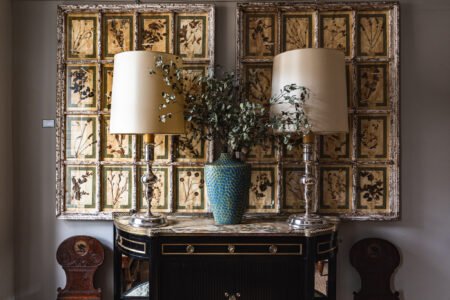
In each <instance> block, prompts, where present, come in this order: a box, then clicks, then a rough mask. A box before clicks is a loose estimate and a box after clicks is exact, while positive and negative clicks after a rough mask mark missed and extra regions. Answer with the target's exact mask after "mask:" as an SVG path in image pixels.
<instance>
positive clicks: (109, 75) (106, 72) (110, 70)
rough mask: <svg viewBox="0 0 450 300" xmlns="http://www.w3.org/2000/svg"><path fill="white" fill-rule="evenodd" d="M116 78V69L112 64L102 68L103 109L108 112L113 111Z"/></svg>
mask: <svg viewBox="0 0 450 300" xmlns="http://www.w3.org/2000/svg"><path fill="white" fill-rule="evenodd" d="M113 77H114V67H113V65H111V64H106V65H103V67H102V94H101V96H100V99H101V103H102V109H103V110H105V111H108V110H110V109H111V99H112V82H113Z"/></svg>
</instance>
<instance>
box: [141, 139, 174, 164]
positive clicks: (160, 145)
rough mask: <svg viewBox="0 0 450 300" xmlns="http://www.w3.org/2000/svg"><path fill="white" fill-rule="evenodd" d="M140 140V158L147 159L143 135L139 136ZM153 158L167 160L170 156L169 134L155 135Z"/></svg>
mask: <svg viewBox="0 0 450 300" xmlns="http://www.w3.org/2000/svg"><path fill="white" fill-rule="evenodd" d="M138 142H139V145H140V159H141V160H145V145H144V143H143V141H142V137H138ZM153 158H154V159H155V160H166V159H168V158H169V136H167V135H161V134H156V135H155V148H154V151H153Z"/></svg>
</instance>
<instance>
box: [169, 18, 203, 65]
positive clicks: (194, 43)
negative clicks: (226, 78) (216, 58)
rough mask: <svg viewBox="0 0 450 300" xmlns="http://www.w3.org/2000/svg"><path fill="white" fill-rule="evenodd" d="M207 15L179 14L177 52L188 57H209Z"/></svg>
mask: <svg viewBox="0 0 450 300" xmlns="http://www.w3.org/2000/svg"><path fill="white" fill-rule="evenodd" d="M206 27H207V17H206V16H205V15H179V16H178V17H177V33H176V34H177V36H176V45H177V54H178V55H180V56H182V57H185V58H187V59H194V58H207V52H206V47H207V45H206V43H207V41H206Z"/></svg>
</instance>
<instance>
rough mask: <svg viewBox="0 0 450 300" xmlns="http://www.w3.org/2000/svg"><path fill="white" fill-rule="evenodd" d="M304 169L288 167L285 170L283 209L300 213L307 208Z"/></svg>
mask: <svg viewBox="0 0 450 300" xmlns="http://www.w3.org/2000/svg"><path fill="white" fill-rule="evenodd" d="M304 174H305V170H304V168H299V167H288V168H285V169H284V170H283V187H284V193H283V209H285V210H289V211H300V210H303V208H304V207H305V198H304V185H303V184H302V177H303V175H304Z"/></svg>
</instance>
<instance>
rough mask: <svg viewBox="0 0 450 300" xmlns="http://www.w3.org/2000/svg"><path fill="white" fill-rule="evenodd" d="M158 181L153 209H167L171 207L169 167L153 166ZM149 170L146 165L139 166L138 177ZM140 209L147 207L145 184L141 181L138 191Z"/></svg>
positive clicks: (143, 209) (155, 186) (154, 190)
mask: <svg viewBox="0 0 450 300" xmlns="http://www.w3.org/2000/svg"><path fill="white" fill-rule="evenodd" d="M152 171H153V174H155V176H156V178H157V181H156V183H155V185H154V186H153V197H152V211H167V209H168V208H169V169H168V168H165V167H153V168H152ZM146 172H147V168H146V167H139V172H138V178H141V176H142V174H145V173H146ZM138 193H139V194H138V195H139V196H138V199H139V209H140V210H141V211H145V210H146V209H147V200H146V199H145V186H144V185H143V184H142V183H139V191H138Z"/></svg>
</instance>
